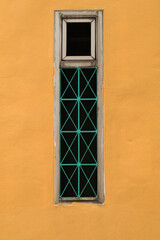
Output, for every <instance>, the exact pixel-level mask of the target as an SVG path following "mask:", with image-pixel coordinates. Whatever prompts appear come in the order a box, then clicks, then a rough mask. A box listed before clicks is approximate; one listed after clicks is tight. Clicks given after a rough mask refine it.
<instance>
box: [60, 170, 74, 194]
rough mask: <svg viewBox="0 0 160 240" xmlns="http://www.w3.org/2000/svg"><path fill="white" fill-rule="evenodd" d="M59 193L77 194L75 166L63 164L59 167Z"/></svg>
mask: <svg viewBox="0 0 160 240" xmlns="http://www.w3.org/2000/svg"><path fill="white" fill-rule="evenodd" d="M60 176H61V182H60V189H61V191H60V195H61V197H77V195H78V168H77V166H63V167H61V168H60Z"/></svg>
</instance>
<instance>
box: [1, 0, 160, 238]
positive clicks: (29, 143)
mask: <svg viewBox="0 0 160 240" xmlns="http://www.w3.org/2000/svg"><path fill="white" fill-rule="evenodd" d="M57 9H104V88H103V99H104V113H105V114H104V115H105V121H104V122H105V129H104V163H105V205H104V206H97V205H88V204H78V203H77V204H73V205H72V206H54V204H53V202H54V136H53V132H54V130H53V97H54V89H53V76H54V69H53V24H54V22H53V21H54V16H53V11H54V10H57ZM89 239H93V240H159V239H160V1H159V0H80V1H75V0H45V1H44V0H37V1H36V0H12V1H9V0H1V2H0V240H89Z"/></svg>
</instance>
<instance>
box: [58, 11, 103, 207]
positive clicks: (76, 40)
mask: <svg viewBox="0 0 160 240" xmlns="http://www.w3.org/2000/svg"><path fill="white" fill-rule="evenodd" d="M102 20H103V11H101V10H99V11H96V10H94V11H92V10H91V11H89V10H88V11H69V10H68V11H67V10H66V11H65V10H64V11H55V31H54V35H55V36H54V42H55V51H54V55H55V77H54V79H55V84H54V97H55V99H54V103H55V105H54V135H55V203H63V202H65V203H67V202H72V201H89V202H94V203H103V202H104V169H103V104H102V84H103V38H102V36H103V31H102Z"/></svg>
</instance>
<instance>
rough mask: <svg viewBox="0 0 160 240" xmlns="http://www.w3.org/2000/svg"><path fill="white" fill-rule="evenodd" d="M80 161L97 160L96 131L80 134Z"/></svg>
mask: <svg viewBox="0 0 160 240" xmlns="http://www.w3.org/2000/svg"><path fill="white" fill-rule="evenodd" d="M80 136H81V137H80V161H81V163H83V164H84V163H96V162H97V133H81V135H80Z"/></svg>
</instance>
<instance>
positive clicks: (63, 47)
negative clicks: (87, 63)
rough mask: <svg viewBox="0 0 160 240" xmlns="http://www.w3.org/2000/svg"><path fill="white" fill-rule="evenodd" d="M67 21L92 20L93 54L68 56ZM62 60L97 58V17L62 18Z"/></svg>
mask: <svg viewBox="0 0 160 240" xmlns="http://www.w3.org/2000/svg"><path fill="white" fill-rule="evenodd" d="M67 22H90V23H91V56H66V55H67V53H66V52H67V49H66V45H67V44H66V43H67V37H66V35H67ZM62 30H63V33H62V35H63V37H62V60H79V59H80V60H94V59H95V51H96V49H95V34H96V33H95V19H94V18H78V19H77V18H71V19H65V18H64V19H63V20H62Z"/></svg>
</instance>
